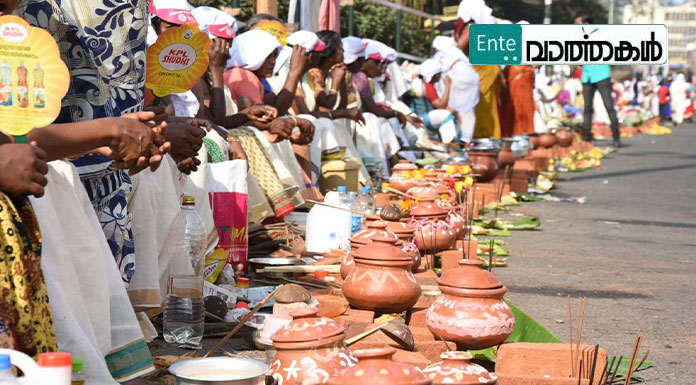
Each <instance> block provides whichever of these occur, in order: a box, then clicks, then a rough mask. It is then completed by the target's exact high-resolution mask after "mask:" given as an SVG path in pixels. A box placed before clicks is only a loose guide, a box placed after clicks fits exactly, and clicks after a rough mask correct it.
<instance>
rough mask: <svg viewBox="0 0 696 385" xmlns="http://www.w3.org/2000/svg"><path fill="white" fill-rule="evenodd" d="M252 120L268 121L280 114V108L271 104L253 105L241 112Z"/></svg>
mask: <svg viewBox="0 0 696 385" xmlns="http://www.w3.org/2000/svg"><path fill="white" fill-rule="evenodd" d="M241 113H242V114H245V115H246V117H247V119H249V120H250V121H252V122H258V123H268V122H270V121H272V120H273V119H275V118H276V117H277V116H278V110H277V109H276V108H275V107H271V106H259V105H257V106H251V107H248V108H246V109H244V110H242V112H241Z"/></svg>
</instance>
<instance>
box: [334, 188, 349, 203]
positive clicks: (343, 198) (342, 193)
mask: <svg viewBox="0 0 696 385" xmlns="http://www.w3.org/2000/svg"><path fill="white" fill-rule="evenodd" d="M336 192H337V193H338V202H339V204H342V205H348V187H346V186H338V187H336Z"/></svg>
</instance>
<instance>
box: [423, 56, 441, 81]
mask: <svg viewBox="0 0 696 385" xmlns="http://www.w3.org/2000/svg"><path fill="white" fill-rule="evenodd" d="M418 72H419V73H420V75H421V76H422V77H423V79H425V81H426V83H430V82H431V81H432V80H433V78H434V77H435V75H437V74H439V73H442V64H440V62H439V61H438V60H436V59H428V60H426V61H424V62H423V63H422V64H421V65H420V69H419V71H418Z"/></svg>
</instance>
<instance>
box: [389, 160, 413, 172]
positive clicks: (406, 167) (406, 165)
mask: <svg viewBox="0 0 696 385" xmlns="http://www.w3.org/2000/svg"><path fill="white" fill-rule="evenodd" d="M413 170H418V166H416V165H415V164H413V163H411V162H409V161H408V160H403V159H402V160H400V161H399V163H397V164H396V165H394V167H392V175H393V174H396V173H398V174H400V173H401V172H403V171H413Z"/></svg>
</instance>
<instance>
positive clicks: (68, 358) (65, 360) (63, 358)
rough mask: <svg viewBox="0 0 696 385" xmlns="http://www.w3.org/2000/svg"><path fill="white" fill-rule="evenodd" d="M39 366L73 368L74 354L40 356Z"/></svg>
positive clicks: (57, 353) (62, 353)
mask: <svg viewBox="0 0 696 385" xmlns="http://www.w3.org/2000/svg"><path fill="white" fill-rule="evenodd" d="M39 366H45V367H52V368H57V367H62V366H70V367H72V354H70V353H64V352H56V353H42V354H39Z"/></svg>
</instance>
